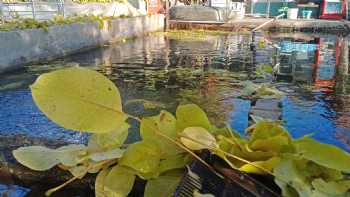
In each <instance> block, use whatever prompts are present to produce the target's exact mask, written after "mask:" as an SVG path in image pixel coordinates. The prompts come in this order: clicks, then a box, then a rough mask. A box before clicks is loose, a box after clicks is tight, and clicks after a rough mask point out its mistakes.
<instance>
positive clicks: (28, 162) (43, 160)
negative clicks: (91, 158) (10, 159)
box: [13, 144, 86, 171]
mask: <svg viewBox="0 0 350 197" xmlns="http://www.w3.org/2000/svg"><path fill="white" fill-rule="evenodd" d="M85 154H86V147H85V146H84V145H77V144H71V145H67V146H62V147H60V148H58V149H56V150H55V149H50V148H46V147H43V146H27V147H21V148H18V149H16V150H14V151H13V156H14V157H15V158H16V160H17V161H18V162H19V163H21V164H22V165H24V166H26V167H28V168H30V169H32V170H37V171H44V170H48V169H50V168H52V167H54V166H55V165H57V164H59V163H62V164H63V165H65V166H75V165H77V164H78V162H79V160H80V158H81V157H83V156H84V155H85Z"/></svg>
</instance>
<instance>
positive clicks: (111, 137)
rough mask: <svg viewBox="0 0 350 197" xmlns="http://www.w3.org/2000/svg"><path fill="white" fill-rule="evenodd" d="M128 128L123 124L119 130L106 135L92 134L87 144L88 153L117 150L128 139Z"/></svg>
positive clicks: (128, 126) (127, 125)
mask: <svg viewBox="0 0 350 197" xmlns="http://www.w3.org/2000/svg"><path fill="white" fill-rule="evenodd" d="M129 128H130V125H129V124H128V123H126V122H123V123H122V124H121V125H120V127H119V128H117V129H114V130H112V131H110V132H108V133H100V134H97V133H94V134H92V135H91V137H90V139H89V144H88V147H89V151H91V152H100V151H102V150H109V149H115V148H119V147H120V146H121V145H123V143H124V142H125V140H126V138H127V137H128V129H129Z"/></svg>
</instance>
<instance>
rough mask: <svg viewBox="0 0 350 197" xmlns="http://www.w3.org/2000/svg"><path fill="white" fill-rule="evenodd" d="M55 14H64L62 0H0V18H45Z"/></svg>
mask: <svg viewBox="0 0 350 197" xmlns="http://www.w3.org/2000/svg"><path fill="white" fill-rule="evenodd" d="M55 15H62V16H64V15H65V13H64V0H53V1H39V0H29V1H15V2H14V1H6V0H0V18H1V19H2V20H10V19H13V18H16V17H24V18H33V19H35V20H47V19H50V18H52V17H53V16H55Z"/></svg>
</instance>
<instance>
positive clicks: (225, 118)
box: [0, 33, 350, 151]
mask: <svg viewBox="0 0 350 197" xmlns="http://www.w3.org/2000/svg"><path fill="white" fill-rule="evenodd" d="M255 40H256V43H255V47H253V48H252V46H251V45H250V43H251V35H248V34H242V35H217V36H214V35H207V36H204V35H202V36H198V35H196V36H194V37H185V38H181V39H180V38H178V37H173V36H170V35H168V36H167V35H152V36H147V37H144V38H138V39H134V40H128V41H126V42H125V43H118V44H112V45H109V46H105V47H102V48H99V49H94V50H89V51H86V52H82V53H79V54H75V55H73V56H69V57H65V58H62V59H58V60H55V61H52V62H43V63H41V64H36V65H30V66H27V67H26V68H25V69H23V70H20V71H17V72H14V73H7V74H4V75H1V76H0V135H13V134H24V135H27V136H30V137H37V138H45V139H53V140H63V141H67V142H70V143H74V142H84V141H86V137H87V136H86V134H81V133H77V132H73V131H67V130H65V129H63V128H60V127H59V126H57V125H56V124H54V123H52V122H51V121H49V120H48V119H47V118H46V117H45V116H44V115H43V114H42V113H41V112H40V111H39V110H38V108H37V107H36V106H35V104H34V103H33V100H32V98H31V94H30V91H29V88H28V86H29V85H30V84H31V83H33V82H34V80H35V79H36V77H37V76H39V75H40V74H42V73H45V72H48V71H51V70H55V69H58V68H63V67H69V66H72V65H77V64H79V65H80V66H83V67H88V68H91V69H95V70H97V71H99V72H101V73H103V74H104V75H106V76H107V77H108V78H109V79H111V80H112V81H113V82H115V84H116V85H117V86H118V87H119V89H120V92H121V95H122V99H123V101H124V105H125V106H124V109H125V110H126V111H127V112H129V113H131V114H135V115H142V114H144V112H145V111H148V112H149V113H148V114H152V113H154V112H152V110H148V109H144V107H143V106H140V105H133V104H130V105H129V104H127V102H128V101H130V100H132V99H145V100H149V101H153V102H154V103H156V104H159V105H161V106H164V108H165V109H167V110H169V111H171V112H174V111H175V109H176V106H177V105H179V104H181V103H190V102H192V103H196V104H198V105H200V106H201V107H202V108H203V109H205V110H206V111H207V113H208V115H209V117H210V119H211V121H213V122H215V123H216V124H219V125H222V124H225V123H228V124H229V125H230V126H231V127H232V128H234V129H235V130H237V131H239V132H240V133H244V129H245V128H246V127H247V126H248V113H249V109H250V107H251V103H250V101H247V100H242V99H239V98H237V95H238V90H237V86H236V85H237V83H239V82H240V81H244V80H256V74H255V69H256V67H257V66H259V65H262V64H266V65H272V66H274V69H275V75H274V79H273V83H275V85H276V86H277V87H278V88H279V89H280V90H281V91H283V92H285V93H286V96H285V97H284V98H283V99H282V119H283V120H284V121H285V122H286V123H285V126H286V127H287V128H288V129H289V130H290V132H291V134H292V135H293V136H294V137H301V136H303V135H305V134H310V133H313V134H314V135H313V137H314V138H315V139H317V140H320V141H321V142H324V143H330V144H334V145H336V146H338V147H340V148H343V149H344V150H347V151H350V78H349V75H348V74H349V71H348V62H349V47H348V45H349V44H348V38H343V37H338V36H331V35H305V34H281V33H278V34H277V33H274V34H272V33H266V34H258V35H257V36H256V38H255ZM252 49H253V50H252ZM261 80H263V79H258V80H257V81H261Z"/></svg>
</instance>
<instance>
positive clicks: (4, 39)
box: [0, 14, 164, 73]
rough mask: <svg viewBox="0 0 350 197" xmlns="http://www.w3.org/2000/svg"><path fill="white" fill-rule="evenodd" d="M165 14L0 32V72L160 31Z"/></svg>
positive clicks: (162, 27)
mask: <svg viewBox="0 0 350 197" xmlns="http://www.w3.org/2000/svg"><path fill="white" fill-rule="evenodd" d="M163 29H164V15H160V14H158V15H150V16H139V17H132V18H121V19H115V20H113V21H112V22H108V21H104V25H103V27H102V28H101V27H100V26H99V25H98V22H90V23H75V24H71V25H56V26H51V27H49V31H48V32H45V31H44V30H42V29H25V30H14V31H8V32H0V43H1V44H0V73H2V72H5V71H11V70H15V69H19V68H22V67H23V65H25V64H28V63H33V62H39V61H47V60H50V59H54V58H57V57H62V56H65V55H69V54H72V53H75V52H78V51H82V50H86V49H89V48H93V47H98V46H101V45H104V44H106V43H108V42H113V41H116V40H118V39H121V38H130V37H135V36H141V35H143V34H146V33H149V32H154V31H162V30H163Z"/></svg>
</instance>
